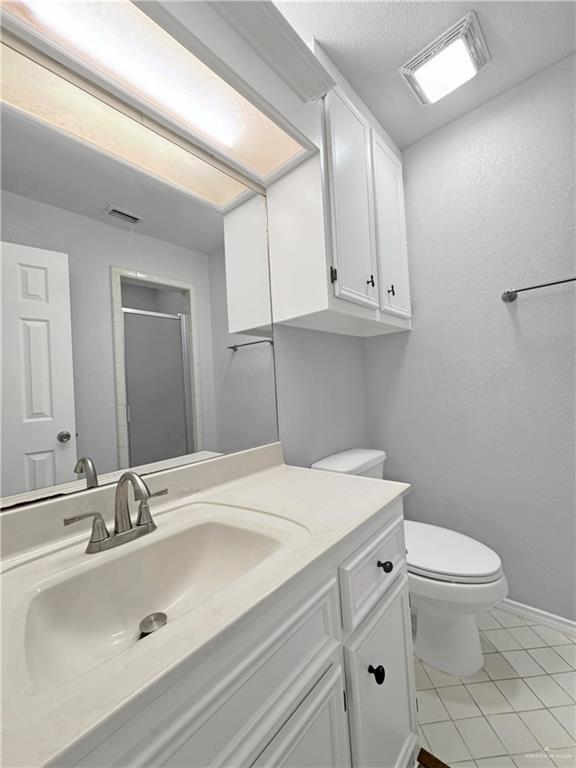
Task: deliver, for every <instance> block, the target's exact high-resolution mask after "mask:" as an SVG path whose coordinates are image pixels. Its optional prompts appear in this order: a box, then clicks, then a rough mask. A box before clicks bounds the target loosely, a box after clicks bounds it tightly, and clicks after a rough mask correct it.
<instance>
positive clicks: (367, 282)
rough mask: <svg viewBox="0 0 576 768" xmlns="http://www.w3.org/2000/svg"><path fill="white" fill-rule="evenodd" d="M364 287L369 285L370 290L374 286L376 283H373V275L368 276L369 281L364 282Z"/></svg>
mask: <svg viewBox="0 0 576 768" xmlns="http://www.w3.org/2000/svg"><path fill="white" fill-rule="evenodd" d="M366 285H371V286H372V288H374V286H375V285H376V283H375V282H374V275H370V280H366Z"/></svg>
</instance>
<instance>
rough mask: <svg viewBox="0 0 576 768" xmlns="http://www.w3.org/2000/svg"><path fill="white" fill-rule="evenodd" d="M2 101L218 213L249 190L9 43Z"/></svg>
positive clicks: (5, 50) (5, 49)
mask: <svg viewBox="0 0 576 768" xmlns="http://www.w3.org/2000/svg"><path fill="white" fill-rule="evenodd" d="M0 51H1V58H0V64H1V66H2V87H1V102H2V105H3V106H4V105H7V106H8V107H12V108H13V109H15V110H17V111H18V112H19V113H20V114H24V115H27V116H28V117H29V118H31V119H33V120H35V121H40V122H41V123H43V124H44V125H47V126H49V127H50V128H52V129H54V130H56V131H59V132H60V133H65V134H67V135H69V136H71V137H73V138H74V139H76V140H77V141H80V142H82V143H84V144H88V145H90V146H91V147H93V148H94V149H96V150H98V151H100V152H103V153H105V154H106V155H108V156H109V157H114V158H116V159H118V160H120V161H121V162H125V163H128V164H129V165H131V166H132V167H134V168H136V169H138V170H140V171H142V172H143V173H146V174H147V175H149V176H153V177H154V178H156V179H159V180H160V181H161V182H163V183H165V184H169V185H170V186H172V187H175V188H176V189H179V190H181V191H183V192H185V193H187V194H191V195H193V196H194V197H195V198H197V199H200V200H203V201H204V202H206V203H209V204H211V205H212V206H214V207H216V208H217V209H219V210H222V209H224V208H226V207H227V206H228V205H230V204H232V203H234V202H236V201H237V200H238V198H239V197H240V196H241V195H243V194H245V193H246V192H247V187H246V186H245V185H244V184H241V183H240V182H239V181H237V180H236V179H234V178H232V177H231V176H229V175H228V174H226V173H223V171H221V170H219V169H218V168H215V167H214V166H213V165H211V164H209V163H207V162H206V161H205V160H203V159H202V158H200V157H197V156H196V155H194V154H192V152H188V151H186V150H185V149H184V148H183V147H181V146H179V145H177V144H175V143H174V142H172V141H169V140H168V139H167V138H165V137H164V136H161V135H159V134H158V133H156V132H155V131H154V130H151V128H149V127H147V126H146V125H143V124H141V123H140V122H137V121H136V120H134V119H132V118H131V117H128V116H127V115H125V114H124V113H123V112H121V111H120V110H118V109H115V108H114V107H112V106H110V105H109V104H106V103H105V102H103V101H101V100H100V99H98V98H96V97H95V96H93V95H92V94H90V93H88V92H86V91H84V90H83V89H82V88H80V87H78V86H77V85H75V84H74V83H71V82H69V81H68V80H64V79H63V78H62V77H59V76H58V75H57V74H55V73H54V72H51V71H49V70H48V69H46V68H45V67H42V66H41V65H40V64H37V63H36V62H35V61H32V60H31V59H29V58H28V57H26V56H23V55H22V54H21V53H19V52H18V51H15V50H13V49H12V48H10V47H9V46H7V45H5V44H4V43H3V44H2V45H1V46H0Z"/></svg>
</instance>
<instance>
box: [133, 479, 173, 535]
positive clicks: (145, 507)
mask: <svg viewBox="0 0 576 768" xmlns="http://www.w3.org/2000/svg"><path fill="white" fill-rule="evenodd" d="M167 493H168V488H162V490H160V491H155V492H154V493H151V494H150V497H149V498H151V499H152V498H154V496H166V494H167ZM139 525H149V526H150V527H151V528H156V523H155V522H154V520H153V519H152V515H151V514H150V506H149V504H148V499H142V501H141V502H140V504H139V505H138V517H137V519H136V526H137V527H138V526H139Z"/></svg>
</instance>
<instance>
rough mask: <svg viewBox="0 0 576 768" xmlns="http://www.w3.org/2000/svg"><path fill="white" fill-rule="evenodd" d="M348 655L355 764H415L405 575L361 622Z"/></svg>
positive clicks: (360, 767)
mask: <svg viewBox="0 0 576 768" xmlns="http://www.w3.org/2000/svg"><path fill="white" fill-rule="evenodd" d="M344 655H345V661H346V678H347V680H348V690H349V692H350V731H351V742H352V761H353V764H354V766H357V768H369V767H370V766H378V768H400V766H406V765H408V764H409V763H410V765H412V762H411V761H412V757H413V751H414V749H415V747H416V744H417V731H416V690H415V685H414V668H413V659H412V634H411V628H410V608H409V605H408V579H407V577H406V576H405V575H402V576H400V578H399V579H398V581H397V583H396V586H394V587H392V589H391V590H390V592H389V593H388V594H387V595H386V596H385V597H384V598H383V599H382V601H381V602H380V603H379V604H378V606H376V608H375V609H374V610H373V611H372V613H370V614H369V615H368V617H367V618H366V619H365V621H364V623H363V624H361V625H360V627H359V628H358V630H357V631H356V632H355V634H354V635H353V636H352V638H351V639H350V640H349V641H348V643H347V644H346V646H345V648H344Z"/></svg>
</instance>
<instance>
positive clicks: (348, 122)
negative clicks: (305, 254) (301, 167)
mask: <svg viewBox="0 0 576 768" xmlns="http://www.w3.org/2000/svg"><path fill="white" fill-rule="evenodd" d="M326 108H327V120H326V131H327V142H328V148H329V152H328V154H329V158H328V159H329V166H328V167H329V177H330V178H329V186H330V198H331V203H332V210H331V215H332V233H333V256H334V263H335V266H336V267H337V269H338V277H337V280H336V282H335V284H334V289H335V293H336V296H338V297H339V298H341V299H347V300H349V301H354V302H356V303H358V304H364V305H367V306H370V307H378V283H377V274H376V252H375V243H374V230H373V221H372V208H373V202H372V183H371V173H370V151H369V150H370V128H369V126H368V124H367V123H366V122H365V121H364V119H363V118H362V117H361V116H360V114H359V113H358V112H357V111H356V110H355V109H354V108H353V107H352V105H350V104H349V103H348V101H346V100H345V99H344V98H343V97H342V96H341V94H339V93H338V92H337V91H331V92H330V93H329V94H328V96H327V97H326ZM372 277H373V278H374V286H372V285H371V284H369V282H370V283H371V282H372V280H371V278H372Z"/></svg>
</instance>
